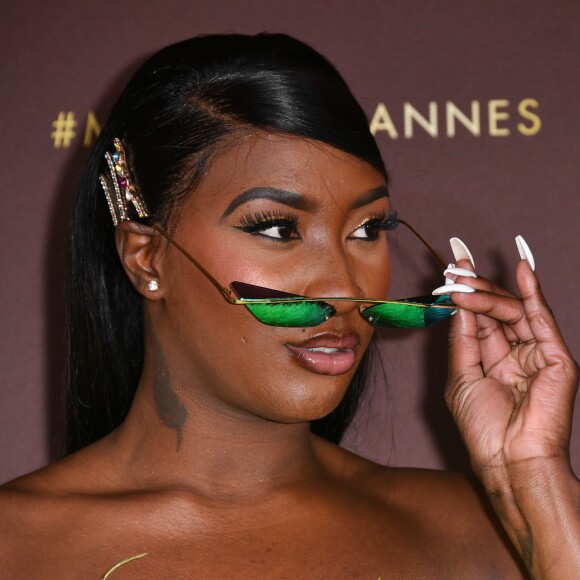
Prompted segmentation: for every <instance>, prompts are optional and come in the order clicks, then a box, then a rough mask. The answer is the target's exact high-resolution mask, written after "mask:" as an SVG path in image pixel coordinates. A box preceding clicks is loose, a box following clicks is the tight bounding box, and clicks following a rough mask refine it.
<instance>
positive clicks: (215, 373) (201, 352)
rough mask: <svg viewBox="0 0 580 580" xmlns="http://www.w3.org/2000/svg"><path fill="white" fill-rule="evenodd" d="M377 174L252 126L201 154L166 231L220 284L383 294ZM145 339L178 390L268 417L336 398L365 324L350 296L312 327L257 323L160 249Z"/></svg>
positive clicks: (307, 412) (322, 410)
mask: <svg viewBox="0 0 580 580" xmlns="http://www.w3.org/2000/svg"><path fill="white" fill-rule="evenodd" d="M388 213H389V200H388V198H387V195H386V183H385V179H384V177H383V176H382V175H381V174H380V173H379V172H378V171H376V170H375V169H373V168H372V167H371V166H370V165H368V164H367V163H365V162H363V161H361V160H360V159H358V158H355V157H353V156H350V155H348V154H346V153H343V152H342V151H339V150H337V149H334V148H332V147H330V146H328V145H324V144H321V143H319V142H314V141H308V140H304V139H301V138H297V137H287V136H281V135H270V134H266V133H258V134H255V135H252V136H249V137H247V138H246V139H244V140H242V141H241V142H240V143H239V144H237V145H235V146H234V147H232V148H230V149H228V150H227V151H226V152H225V153H223V154H222V155H221V156H219V157H218V158H217V159H215V161H214V162H213V163H212V165H211V168H210V170H209V171H208V173H207V175H206V176H205V178H204V180H203V183H202V185H201V186H200V187H199V188H198V189H197V190H196V191H195V192H194V193H193V194H192V195H191V196H190V198H189V199H188V200H187V201H186V202H185V203H184V206H183V207H182V209H181V210H180V214H179V223H178V225H177V227H176V230H175V232H174V236H175V238H176V240H177V241H178V242H179V243H181V244H182V245H183V246H184V247H185V249H186V250H188V252H189V253H190V254H191V255H192V256H193V257H194V258H196V260H198V261H199V262H200V263H201V265H203V266H204V267H205V268H206V269H207V270H208V271H209V272H210V273H211V274H212V276H213V277H214V278H216V279H217V280H218V281H219V282H220V284H221V285H222V286H225V287H229V284H230V283H231V282H232V281H239V282H246V283H249V284H254V285H258V286H264V287H267V288H272V289H277V290H282V291H284V292H289V293H294V294H300V295H304V296H308V297H319V296H326V297H328V296H333V297H354V298H361V297H367V298H384V297H385V296H386V293H387V288H388V283H389V255H388V248H387V241H386V232H385V231H384V230H383V229H381V228H380V224H381V223H384V222H385V218H386V217H387V216H388ZM163 260H164V261H165V264H164V269H163V279H162V281H161V283H162V284H163V290H164V294H163V296H164V300H163V301H162V314H161V316H156V317H155V318H154V332H155V333H156V334H157V338H158V340H157V341H156V342H157V344H160V345H161V348H162V350H163V357H164V359H165V362H166V363H167V364H168V366H167V368H169V369H170V373H171V382H172V384H173V385H174V386H177V387H178V388H179V391H180V392H181V393H183V394H184V395H185V396H188V395H187V393H188V392H189V395H190V396H194V397H201V398H202V399H203V401H204V402H205V403H206V404H207V403H209V404H211V405H217V406H219V407H223V408H226V409H228V410H230V411H235V412H242V413H244V414H249V415H253V416H259V417H263V418H267V419H270V420H276V421H282V422H295V421H304V420H311V419H315V418H319V417H321V416H324V415H325V414H327V413H328V412H330V411H331V410H332V409H333V408H334V407H335V406H336V405H337V404H338V403H339V401H340V399H341V398H342V396H343V395H344V392H345V390H346V388H347V387H348V384H349V382H350V380H351V378H352V376H353V374H354V372H355V370H356V367H357V366H358V363H359V362H360V359H361V357H362V355H363V353H364V351H365V349H366V348H367V346H368V343H369V341H370V339H371V336H372V333H373V329H372V327H371V326H370V325H369V324H368V323H367V322H365V321H364V320H363V319H362V317H361V316H360V314H359V312H358V308H357V304H356V303H348V302H346V303H334V304H333V306H334V307H335V309H336V311H337V313H336V315H334V316H333V317H332V318H330V319H329V320H327V321H326V322H324V323H323V324H321V325H319V326H315V327H311V328H282V327H273V326H266V325H264V324H262V323H260V322H258V321H257V320H256V319H255V318H254V317H253V316H252V314H251V313H250V312H249V311H248V310H247V309H246V308H245V307H244V306H234V305H230V304H228V303H227V302H226V301H225V300H224V299H223V297H222V296H221V295H220V293H219V292H218V291H217V290H216V289H215V288H214V287H213V286H212V285H211V283H210V282H209V281H208V280H207V278H205V277H204V276H203V274H201V272H199V271H198V270H197V268H195V267H194V266H193V265H192V264H191V263H190V262H188V261H187V259H186V258H185V257H184V256H183V255H182V254H181V253H180V252H178V251H177V250H176V249H175V248H174V247H173V246H171V245H169V246H168V247H167V250H166V252H165V254H164V257H163Z"/></svg>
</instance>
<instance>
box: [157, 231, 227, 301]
mask: <svg viewBox="0 0 580 580" xmlns="http://www.w3.org/2000/svg"><path fill="white" fill-rule="evenodd" d="M152 227H153V228H154V229H155V230H156V231H157V232H158V233H160V234H161V235H162V236H163V237H164V238H165V239H166V240H167V241H168V242H169V243H170V244H171V245H172V246H174V247H175V248H176V249H177V250H179V251H180V252H181V253H182V254H183V255H184V256H185V257H186V258H187V259H188V260H189V261H190V262H191V263H192V264H193V265H194V266H195V267H196V268H197V269H198V270H199V271H200V272H201V273H202V274H203V275H204V276H205V277H206V278H207V279H208V280H209V281H210V282H211V283H212V284H213V285H214V286H215V287H216V288H217V289H218V290H219V292H220V294H221V295H222V296H223V297H224V298H225V299H226V300H227V301H228V302H229V303H230V304H235V303H236V300H235V299H234V298H232V296H231V292H230V291H229V290H228V289H227V288H224V287H223V286H221V285H220V283H219V282H218V281H217V280H216V279H215V278H214V277H213V276H212V275H211V274H210V273H209V272H208V271H207V270H206V269H205V268H204V267H203V266H202V265H201V264H200V263H199V262H198V261H197V260H196V259H195V258H194V257H193V256H192V255H191V254H190V253H189V252H188V251H187V250H186V249H185V248H184V247H183V246H182V245H181V244H180V243H179V242H177V241H176V240H174V239H173V238H172V237H171V236H170V235H169V234H168V233H167V232H165V231H164V230H162V229H161V228H160V227H159V226H156V225H155V224H153V226H152Z"/></svg>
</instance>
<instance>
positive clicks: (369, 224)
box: [349, 211, 398, 242]
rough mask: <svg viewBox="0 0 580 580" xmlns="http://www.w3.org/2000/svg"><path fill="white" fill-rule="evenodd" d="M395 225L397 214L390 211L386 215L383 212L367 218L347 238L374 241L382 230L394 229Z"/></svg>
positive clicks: (396, 223)
mask: <svg viewBox="0 0 580 580" xmlns="http://www.w3.org/2000/svg"><path fill="white" fill-rule="evenodd" d="M397 225H398V222H397V214H396V213H395V212H394V211H393V212H390V213H389V214H388V215H386V214H384V213H383V214H382V215H379V216H374V217H371V218H369V219H367V220H366V221H365V222H363V223H362V224H361V225H360V226H358V227H357V228H355V229H354V230H353V231H352V232H351V234H350V235H349V239H355V240H365V241H369V242H374V241H376V240H378V238H379V236H380V233H381V232H382V231H384V230H394V229H395V228H396V227H397Z"/></svg>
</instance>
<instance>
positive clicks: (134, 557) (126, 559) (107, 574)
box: [101, 552, 149, 580]
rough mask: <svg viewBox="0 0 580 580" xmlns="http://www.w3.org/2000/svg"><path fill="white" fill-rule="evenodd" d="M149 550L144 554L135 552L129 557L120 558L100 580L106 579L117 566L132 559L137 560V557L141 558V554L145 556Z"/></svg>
mask: <svg viewBox="0 0 580 580" xmlns="http://www.w3.org/2000/svg"><path fill="white" fill-rule="evenodd" d="M148 553H149V552H145V553H144V554H137V555H136V556H131V557H130V558H125V559H124V560H121V561H120V562H119V563H118V564H115V565H114V566H113V567H112V568H111V569H110V570H109V571H108V572H107V573H106V574H105V575H104V576H103V577H102V578H101V580H107V578H108V577H109V576H110V575H111V574H112V573H113V572H114V571H115V570H117V568H120V567H121V566H124V565H125V564H127V563H129V562H132V561H133V560H138V559H139V558H143V556H147V554H148Z"/></svg>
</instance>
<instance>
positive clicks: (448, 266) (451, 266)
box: [443, 264, 455, 284]
mask: <svg viewBox="0 0 580 580" xmlns="http://www.w3.org/2000/svg"><path fill="white" fill-rule="evenodd" d="M453 268H455V264H447V270H445V272H447V271H448V270H452V269H453ZM445 272H443V276H445ZM445 284H453V280H451V279H450V278H447V277H445Z"/></svg>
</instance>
